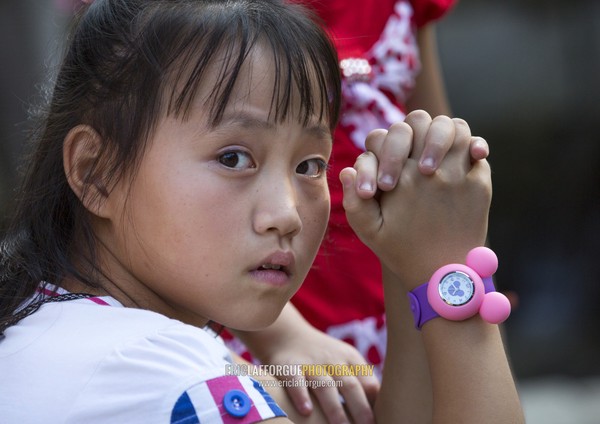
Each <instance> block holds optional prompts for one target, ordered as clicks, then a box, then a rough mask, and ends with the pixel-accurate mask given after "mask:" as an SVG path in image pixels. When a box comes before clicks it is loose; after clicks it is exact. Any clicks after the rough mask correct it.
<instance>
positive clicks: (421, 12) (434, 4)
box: [411, 0, 458, 27]
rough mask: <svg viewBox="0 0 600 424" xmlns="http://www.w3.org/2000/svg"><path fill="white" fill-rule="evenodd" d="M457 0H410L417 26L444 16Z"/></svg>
mask: <svg viewBox="0 0 600 424" xmlns="http://www.w3.org/2000/svg"><path fill="white" fill-rule="evenodd" d="M457 1H458V0H411V4H412V7H413V10H414V20H415V24H416V25H417V27H422V26H424V25H426V24H428V23H430V22H431V21H435V20H437V19H439V18H441V17H442V16H444V15H445V14H446V13H448V11H449V10H450V9H451V8H452V6H454V4H455V3H456V2H457Z"/></svg>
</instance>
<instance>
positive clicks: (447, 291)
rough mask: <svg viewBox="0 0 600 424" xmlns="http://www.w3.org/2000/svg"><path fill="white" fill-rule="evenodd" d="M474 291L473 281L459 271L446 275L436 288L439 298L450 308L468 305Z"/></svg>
mask: <svg viewBox="0 0 600 424" xmlns="http://www.w3.org/2000/svg"><path fill="white" fill-rule="evenodd" d="M474 289H475V285H474V284H473V280H471V278H470V277H469V276H468V275H467V274H465V273H464V272H460V271H454V272H451V273H449V274H446V275H445V276H444V278H442V281H440V285H439V287H438V290H439V292H440V297H441V298H442V299H443V300H444V302H446V303H447V304H448V305H451V306H460V305H464V304H465V303H468V302H469V301H470V300H471V298H472V297H473V292H474Z"/></svg>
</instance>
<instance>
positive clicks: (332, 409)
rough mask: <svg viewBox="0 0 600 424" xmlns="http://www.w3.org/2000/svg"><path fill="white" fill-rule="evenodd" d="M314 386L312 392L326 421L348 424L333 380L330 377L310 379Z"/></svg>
mask: <svg viewBox="0 0 600 424" xmlns="http://www.w3.org/2000/svg"><path fill="white" fill-rule="evenodd" d="M310 380H312V381H315V383H316V385H315V387H314V389H313V391H312V393H313V394H314V396H315V397H316V398H317V400H318V402H319V405H320V406H321V409H322V411H323V413H324V414H325V416H326V417H327V421H328V422H330V423H349V422H350V420H349V419H348V416H347V415H346V411H345V410H344V405H343V404H342V401H341V399H340V392H338V389H337V388H336V387H335V383H334V380H333V378H331V377H330V376H325V377H318V378H310Z"/></svg>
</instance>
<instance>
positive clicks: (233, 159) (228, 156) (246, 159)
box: [217, 151, 256, 170]
mask: <svg viewBox="0 0 600 424" xmlns="http://www.w3.org/2000/svg"><path fill="white" fill-rule="evenodd" d="M217 161H218V162H219V163H220V164H221V165H223V166H225V167H227V168H232V169H238V170H241V169H249V168H256V164H255V163H254V161H253V160H252V158H251V157H250V155H249V154H248V153H246V152H241V151H229V152H225V153H223V154H222V155H220V156H219V157H218V158H217Z"/></svg>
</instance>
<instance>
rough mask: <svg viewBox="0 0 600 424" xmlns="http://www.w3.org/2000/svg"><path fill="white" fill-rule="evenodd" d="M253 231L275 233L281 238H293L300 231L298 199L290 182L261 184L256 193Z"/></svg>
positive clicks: (300, 220) (300, 221)
mask: <svg viewBox="0 0 600 424" xmlns="http://www.w3.org/2000/svg"><path fill="white" fill-rule="evenodd" d="M256 196H257V197H256V200H257V203H256V210H255V214H254V230H255V231H256V232H257V233H259V234H264V233H268V232H275V233H277V234H279V235H280V236H282V237H294V236H295V235H297V234H298V233H300V231H301V230H302V219H301V218H300V214H299V213H298V198H297V195H296V191H295V188H294V185H293V183H292V182H291V181H286V180H284V181H281V180H280V181H278V182H271V183H270V184H268V185H267V184H263V185H262V187H261V189H260V190H259V191H258V192H257V193H256Z"/></svg>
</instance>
